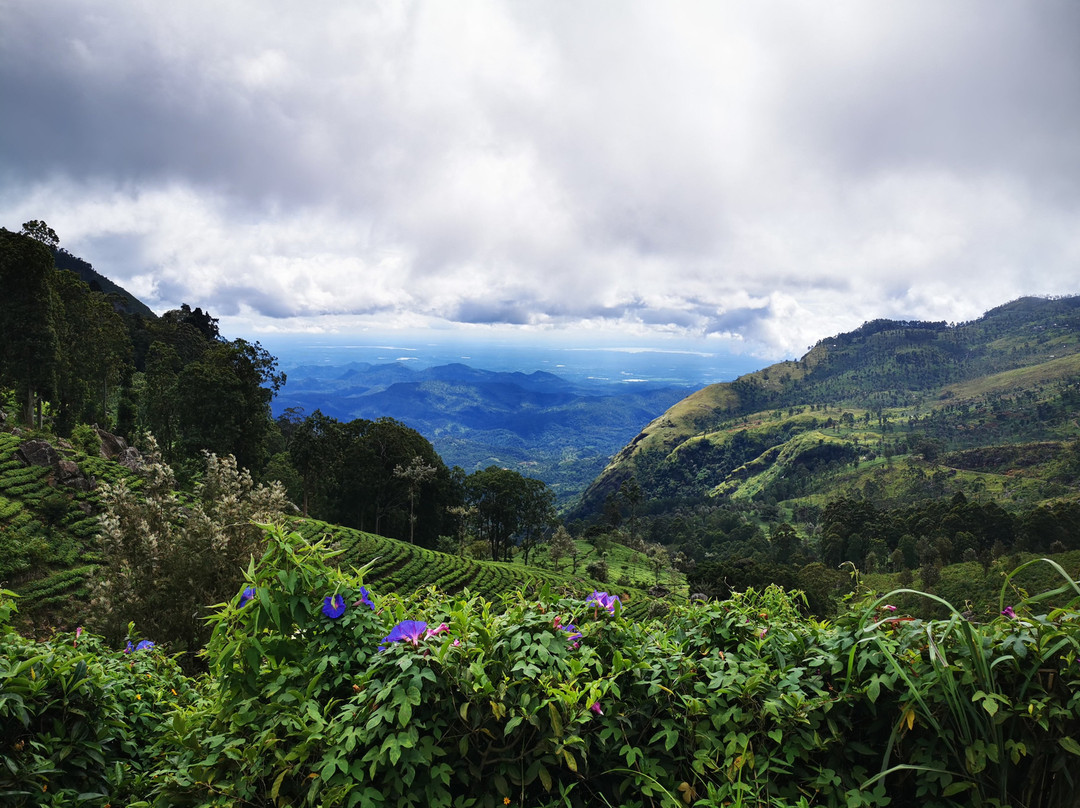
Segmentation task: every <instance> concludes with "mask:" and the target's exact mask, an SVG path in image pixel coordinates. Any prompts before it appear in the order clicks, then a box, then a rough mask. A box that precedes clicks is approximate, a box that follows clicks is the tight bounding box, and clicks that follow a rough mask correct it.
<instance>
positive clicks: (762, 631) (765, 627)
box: [757, 626, 769, 640]
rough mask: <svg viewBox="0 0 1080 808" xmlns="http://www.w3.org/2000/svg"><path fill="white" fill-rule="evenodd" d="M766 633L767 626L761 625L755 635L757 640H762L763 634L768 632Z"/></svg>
mask: <svg viewBox="0 0 1080 808" xmlns="http://www.w3.org/2000/svg"><path fill="white" fill-rule="evenodd" d="M768 633H769V627H768V626H762V627H761V630H760V631H758V633H757V637H758V639H759V640H764V639H765V635H766V634H768Z"/></svg>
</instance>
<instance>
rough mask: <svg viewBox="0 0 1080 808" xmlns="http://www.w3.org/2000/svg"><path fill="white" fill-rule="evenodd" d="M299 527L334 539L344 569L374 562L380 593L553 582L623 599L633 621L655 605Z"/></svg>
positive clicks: (549, 577) (493, 565) (583, 590)
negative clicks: (426, 588) (429, 588)
mask: <svg viewBox="0 0 1080 808" xmlns="http://www.w3.org/2000/svg"><path fill="white" fill-rule="evenodd" d="M295 529H296V530H297V532H299V533H300V534H301V535H303V536H304V537H305V538H307V539H308V540H309V541H317V540H319V539H328V540H329V543H330V544H331V546H333V547H334V548H336V549H340V550H343V551H344V552H343V553H342V555H341V556H340V557H339V558H338V561H339V563H340V564H342V565H351V566H355V567H360V566H362V565H364V564H367V563H369V562H372V566H371V568H370V569H369V570H368V571H367V572H366V573H365V575H364V582H365V584H366V585H367V586H368V587H369V588H371V589H372V590H373V591H374V592H377V593H379V594H382V593H386V592H398V593H402V594H404V593H407V592H413V591H416V590H417V589H421V588H424V587H428V586H434V587H435V588H436V589H438V590H440V591H442V592H445V593H448V594H455V593H457V592H460V591H462V590H464V589H468V590H469V591H470V592H472V593H475V594H478V595H481V596H483V597H485V598H488V599H490V600H496V599H497V598H498V596H499V595H501V594H502V593H504V592H509V591H515V590H524V591H526V592H528V591H533V590H537V589H539V588H540V587H542V586H544V585H545V584H547V585H548V586H550V587H551V588H552V590H555V591H563V592H566V594H568V595H570V594H576V595H580V596H581V597H584V596H585V595H588V594H589V593H590V592H592V591H593V590H594V589H600V590H606V591H609V592H612V593H613V594H617V595H619V596H620V597H621V598H622V599H623V602H624V604H625V611H626V614H627V616H629V617H642V616H644V615H645V613H646V611H647V609H648V606H649V601H650V598H649V596H648V595H647V594H646V593H645V592H644V591H643V590H640V589H633V588H627V587H614V588H612V587H611V586H610V585H608V584H603V583H599V582H596V581H593V580H591V579H589V578H587V577H583V576H577V575H571V574H569V573H560V572H555V571H553V570H544V569H538V568H536V567H532V566H526V565H524V564H515V563H503V562H496V561H480V560H477V559H472V558H462V557H460V556H456V555H450V554H448V553H440V552H436V551H434V550H428V549H425V548H423V547H417V546H415V545H412V544H408V543H407V542H402V541H397V540H396V539H387V538H384V537H382V536H376V535H375V534H373V533H365V532H363V531H360V530H354V529H352V528H345V527H340V526H338V525H331V524H327V523H326V522H320V521H318V520H316V519H301V520H297V522H296V525H295Z"/></svg>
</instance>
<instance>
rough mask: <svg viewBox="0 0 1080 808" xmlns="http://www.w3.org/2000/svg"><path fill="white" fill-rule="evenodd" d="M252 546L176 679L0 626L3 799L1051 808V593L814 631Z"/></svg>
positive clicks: (1059, 736) (1071, 757)
mask: <svg viewBox="0 0 1080 808" xmlns="http://www.w3.org/2000/svg"><path fill="white" fill-rule="evenodd" d="M267 531H268V532H267V541H266V545H265V546H266V549H265V552H264V553H263V555H262V557H261V559H260V560H259V561H258V563H256V562H255V561H254V560H252V562H251V563H250V564H249V566H248V569H247V572H246V574H245V580H244V581H243V582H242V583H241V584H239V585H238V586H237V588H236V590H235V592H234V593H233V595H232V596H231V597H230V598H228V599H227V601H226V602H224V603H221V604H219V605H218V606H217V609H216V612H215V613H214V614H213V615H212V617H211V623H212V624H213V634H212V636H211V639H210V642H209V644H208V647H207V659H208V661H209V665H210V670H209V672H208V673H207V674H205V675H203V676H201V677H200V678H199V679H198V680H191V679H185V678H183V677H182V676H181V675H180V674H179V672H178V670H177V668H176V667H175V664H173V663H172V662H171V661H170V660H168V659H167V658H165V657H163V656H162V655H161V654H160V652H159V651H158V650H157V649H153V650H150V651H138V650H134V649H133V650H132V653H131V654H129V655H125V654H122V653H118V652H116V651H110V650H108V649H107V648H106V647H104V645H103V644H102V643H101V641H100V640H98V639H97V638H93V637H88V636H87V635H85V634H84V635H83V637H82V638H78V639H77V638H76V637H74V636H72V635H59V636H57V637H56V638H54V639H53V640H50V641H47V642H43V643H32V642H30V641H27V640H23V639H22V638H20V637H18V636H17V635H15V634H14V632H12V631H11V630H10V628H9V627H4V628H3V629H0V643H3V645H4V649H5V651H7V653H6V654H5V655H4V656H3V657H0V659H3V660H4V662H3V663H0V721H2V722H4V725H3V729H4V730H5V731H4V733H3V734H2V735H0V737H2V738H4V739H5V740H4V741H2V742H0V755H2V756H3V757H4V759H5V760H4V762H5V763H6V764H7V765H6V766H2V767H0V778H4V779H2V780H0V783H2V785H3V787H4V788H5V789H7V790H8V791H9V794H8V795H7V796H8V797H9V800H14V804H16V805H22V804H27V805H30V804H55V805H68V804H76V803H77V802H78V801H79V800H80V795H81V800H83V801H96V802H99V803H100V802H102V801H103V800H111V801H113V804H127V805H131V806H140V807H141V808H147V806H149V805H158V806H174V805H191V806H196V805H198V806H210V805H220V806H226V805H228V806H245V805H250V806H255V805H258V806H276V805H280V806H285V805H324V806H338V805H344V806H354V805H365V806H367V805H373V806H377V805H425V806H426V805H432V806H457V805H460V806H476V807H477V808H481V807H485V808H486V807H487V806H498V805H529V806H533V805H537V806H585V805H596V804H607V805H620V806H627V808H633V807H634V806H642V807H644V806H674V805H680V804H682V805H696V806H701V807H702V808H712V807H713V806H720V805H727V804H736V805H743V806H761V808H765V806H768V807H769V808H787V806H804V807H806V806H829V808H832V807H833V806H836V807H837V808H839V806H845V807H846V806H884V805H910V804H919V805H927V806H964V805H999V806H1000V805H1006V804H1008V805H1013V806H1017V808H1057V806H1066V805H1071V804H1072V801H1073V795H1074V789H1075V782H1076V778H1077V777H1078V776H1080V745H1077V743H1076V741H1075V740H1074V739H1075V737H1077V733H1078V732H1080V696H1077V695H1076V694H1077V692H1078V689H1080V666H1078V662H1077V654H1078V652H1080V614H1078V612H1077V608H1076V607H1077V604H1080V583H1077V582H1075V581H1072V580H1071V579H1070V578H1068V576H1065V578H1064V581H1065V582H1064V585H1063V586H1059V587H1058V590H1059V592H1058V594H1061V593H1064V592H1069V593H1071V594H1072V602H1071V603H1070V604H1069V605H1068V607H1067V608H1061V609H1052V610H1050V611H1048V612H1043V611H1042V610H1041V604H1042V603H1043V602H1044V601H1045V599H1044V597H1043V596H1042V595H1036V596H1033V597H1030V598H1027V599H1025V600H1023V601H1019V602H1015V603H1010V602H1008V600H1007V599H1008V598H1010V597H1011V594H1010V593H1011V592H1012V590H1011V588H1009V587H1005V588H1003V590H1002V595H1001V598H1002V601H1001V603H1002V611H1003V612H1004V613H1003V614H1002V615H1000V616H999V617H997V618H995V619H993V620H992V621H990V622H987V623H982V624H976V623H972V622H969V621H967V620H965V619H964V618H963V617H962V616H961V615H959V614H958V613H956V612H955V611H953V612H952V613H951V616H950V617H949V618H948V619H946V620H938V621H923V620H917V619H911V618H908V617H906V616H904V615H902V613H900V612H897V611H895V610H894V606H893V604H892V602H891V601H892V599H893V597H894V596H898V595H901V594H903V593H890V594H889V595H887V596H884V597H876V598H870V599H867V600H863V601H859V602H853V603H852V604H851V606H850V609H849V611H847V612H845V613H844V614H843V615H842V616H841V617H840V618H838V619H837V621H836V622H834V623H821V622H817V621H814V620H809V619H807V618H806V617H804V616H803V615H802V612H801V610H800V608H799V604H798V600H797V599H796V598H793V597H792V596H790V595H788V594H786V593H785V592H784V591H783V590H781V589H779V588H777V587H773V586H770V587H767V588H765V589H764V590H763V591H756V590H748V591H747V592H745V593H734V594H733V595H732V596H731V597H729V598H727V599H726V600H722V601H711V602H707V603H696V604H690V605H686V606H675V607H673V608H672V609H670V611H669V612H668V613H667V614H666V615H664V616H663V617H662V618H658V619H649V620H636V619H632V618H630V617H628V615H627V613H626V611H624V610H623V609H622V608H621V604H620V603H618V602H617V601H613V600H610V599H609V598H608V597H607V595H606V594H605V593H594V595H592V596H590V597H588V598H581V597H559V596H558V595H557V594H556V593H554V592H551V591H549V590H545V591H541V592H538V593H536V594H535V595H533V596H525V595H523V594H521V593H517V594H509V595H506V596H504V597H503V598H501V599H499V600H498V601H496V602H494V603H493V602H491V601H488V600H485V599H482V598H479V597H477V596H475V595H471V594H469V593H467V592H464V593H462V594H461V595H459V596H456V597H448V596H444V595H441V594H439V593H437V592H435V591H433V590H432V591H427V592H419V593H415V594H413V595H409V596H404V597H403V596H397V595H388V594H381V593H379V592H375V591H372V590H371V589H369V588H368V585H366V584H365V583H364V578H365V576H366V574H367V573H368V572H369V571H370V570H368V569H360V570H352V571H344V570H342V569H341V568H340V567H338V566H336V565H335V564H334V563H333V562H334V560H335V556H334V554H333V553H330V552H328V549H327V547H326V546H325V545H323V544H320V543H311V542H309V541H307V540H305V539H304V538H303V537H302V536H300V535H299V534H296V533H285V532H283V531H282V530H281V529H280V528H270V527H268V528H267ZM1021 572H1022V571H1021ZM1058 573H1059V574H1061V571H1060V570H1058ZM908 594H916V593H908ZM10 611H11V605H10V601H7V600H0V616H2V617H3V618H5V619H6V617H7V615H8V614H9V613H10ZM76 642H78V645H77V646H76V645H75V644H74V643H76ZM196 682H198V684H197V685H196ZM148 708H149V709H148ZM8 738H11V739H12V740H11V741H8V740H7V739H8ZM9 773H10V775H9ZM42 786H44V787H45V790H44V791H42ZM50 800H51V802H50Z"/></svg>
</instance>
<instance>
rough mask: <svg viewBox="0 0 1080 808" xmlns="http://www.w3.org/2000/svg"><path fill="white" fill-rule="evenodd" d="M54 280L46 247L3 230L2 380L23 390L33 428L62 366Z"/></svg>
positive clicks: (0, 249)
mask: <svg viewBox="0 0 1080 808" xmlns="http://www.w3.org/2000/svg"><path fill="white" fill-rule="evenodd" d="M55 274H56V270H55V269H54V268H53V258H52V254H51V253H50V252H49V250H48V248H47V247H46V246H45V245H44V244H42V243H41V242H40V241H37V240H36V239H34V238H31V237H30V236H26V235H20V234H17V233H12V232H10V231H8V230H3V229H0V289H3V292H4V303H3V305H2V306H0V343H2V344H3V345H4V350H3V351H2V352H0V377H2V378H3V379H4V380H5V381H7V382H8V383H9V384H11V385H13V386H14V387H16V388H17V389H18V390H19V392H20V397H21V398H22V401H23V420H24V421H25V422H26V424H27V425H31V426H32V425H33V423H34V412H35V409H36V410H37V414H38V417H39V421H40V415H41V402H42V400H43V398H46V397H48V396H51V395H52V394H53V392H54V389H55V386H56V374H57V368H58V365H59V362H60V343H59V338H58V335H57V319H58V317H59V315H60V303H59V301H58V299H57V296H56V292H55V289H54V286H53V280H54V276H55Z"/></svg>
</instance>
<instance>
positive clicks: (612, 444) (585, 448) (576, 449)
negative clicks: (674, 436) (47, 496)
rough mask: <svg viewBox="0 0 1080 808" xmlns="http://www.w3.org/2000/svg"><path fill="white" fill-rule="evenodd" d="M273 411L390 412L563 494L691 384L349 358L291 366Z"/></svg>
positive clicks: (452, 452)
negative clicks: (630, 380)
mask: <svg viewBox="0 0 1080 808" xmlns="http://www.w3.org/2000/svg"><path fill="white" fill-rule="evenodd" d="M286 370H287V374H288V381H287V383H286V384H285V386H284V387H283V388H282V390H281V391H280V393H279V394H278V396H277V398H276V399H275V401H274V412H275V414H281V413H282V412H284V411H285V410H286V409H288V408H291V407H295V408H299V409H301V410H302V411H303V412H305V413H308V414H310V413H312V412H314V411H315V410H321V411H322V413H323V414H324V415H328V416H331V417H333V418H336V419H337V420H339V421H343V422H347V421H352V420H354V419H357V418H365V419H372V420H373V419H376V418H382V417H390V418H394V419H396V420H398V421H401V422H402V423H404V424H406V425H408V426H410V427H412V428H413V429H415V430H417V431H418V432H420V434H422V435H423V436H424V437H426V438H427V439H428V440H429V441H431V443H432V445H433V446H434V447H435V449H436V451H438V452H439V454H440V455H441V456H442V458H443V460H445V461H446V463H447V465H450V466H461V467H462V468H463V469H464V470H465V471H466V472H472V471H474V470H477V469H482V468H486V467H487V466H489V465H499V466H504V467H507V468H512V469H514V470H516V471H519V472H521V473H522V474H526V475H528V476H533V477H537V478H539V479H542V480H544V481H545V482H547V483H548V484H549V485H551V486H552V487H553V488H554V490H555V491H556V493H557V495H558V496H559V498H560V500H561V501H566V500H568V499H571V498H573V497H574V496H575V495H577V494H579V493H580V492H581V491H582V490H584V488H585V486H587V485H588V483H589V482H590V481H591V480H592V479H594V478H595V477H596V476H597V475H598V474H599V473H600V471H601V470H602V469H603V468H604V466H605V464H606V463H607V461H608V460H609V459H610V457H611V456H612V455H613V454H614V453H615V452H617V451H618V450H619V449H620V448H622V447H623V446H624V445H625V444H626V443H627V442H628V441H629V440H630V439H631V438H633V436H634V435H636V434H637V433H638V432H639V431H640V429H641V425H642V424H645V423H648V422H649V421H651V420H652V419H653V418H655V417H656V416H657V415H659V414H660V413H662V412H664V411H665V410H666V409H667V408H668V407H670V406H672V405H673V404H675V403H676V402H678V401H680V400H682V399H683V398H685V397H686V396H687V395H688V393H689V392H691V391H692V390H693V389H694V388H693V387H692V386H687V385H672V384H666V383H664V382H659V381H652V382H650V381H644V380H638V381H634V382H625V381H622V382H613V381H607V380H599V379H580V378H579V379H575V380H569V379H565V378H563V377H561V376H559V375H556V374H554V373H550V372H547V371H533V372H531V373H525V372H521V371H493V370H482V369H479V368H474V367H471V366H469V365H466V364H463V363H460V362H453V363H449V364H445V365H436V366H433V367H427V368H419V367H415V366H414V365H410V364H409V363H408V362H405V361H400V362H389V363H369V362H357V361H354V362H348V363H346V364H342V365H327V364H309V365H299V366H296V367H287V368H286Z"/></svg>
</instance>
